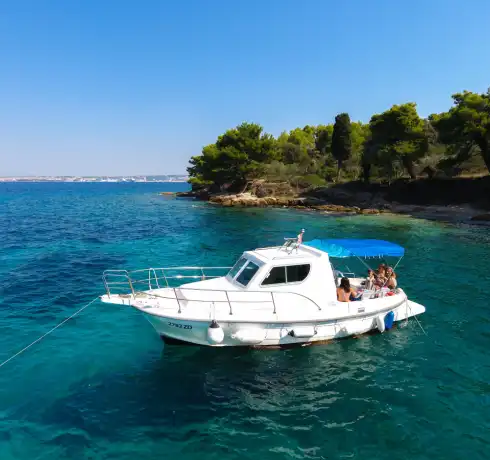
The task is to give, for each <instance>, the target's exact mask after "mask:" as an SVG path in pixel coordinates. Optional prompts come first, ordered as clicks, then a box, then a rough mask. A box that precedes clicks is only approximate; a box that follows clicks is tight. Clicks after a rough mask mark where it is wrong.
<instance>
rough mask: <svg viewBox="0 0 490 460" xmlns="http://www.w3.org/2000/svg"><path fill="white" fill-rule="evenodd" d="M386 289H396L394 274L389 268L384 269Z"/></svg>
mask: <svg viewBox="0 0 490 460" xmlns="http://www.w3.org/2000/svg"><path fill="white" fill-rule="evenodd" d="M385 284H386V287H388V288H390V289H396V287H397V285H398V283H397V282H396V274H395V272H394V271H393V269H392V268H391V267H388V268H387V269H386V283H385Z"/></svg>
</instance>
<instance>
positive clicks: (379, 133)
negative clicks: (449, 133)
mask: <svg viewBox="0 0 490 460" xmlns="http://www.w3.org/2000/svg"><path fill="white" fill-rule="evenodd" d="M369 126H370V130H371V137H370V146H369V147H370V156H371V158H370V161H372V162H374V163H376V164H377V165H378V166H380V167H382V169H383V172H384V175H386V176H387V177H388V178H389V179H391V178H392V177H393V176H397V175H400V174H401V173H402V172H403V170H406V171H407V173H408V174H409V175H410V177H412V178H414V177H415V169H414V162H415V161H417V160H418V159H420V158H422V157H423V156H424V155H425V154H426V153H427V151H428V146H429V142H428V137H427V132H426V126H425V122H424V120H423V119H422V118H420V117H419V115H418V113H417V106H416V104H414V103H412V102H409V103H406V104H402V105H394V106H393V107H391V109H389V110H387V111H385V112H383V113H381V114H379V115H373V116H372V117H371V121H370V122H369Z"/></svg>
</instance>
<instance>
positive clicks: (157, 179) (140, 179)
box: [0, 174, 188, 183]
mask: <svg viewBox="0 0 490 460" xmlns="http://www.w3.org/2000/svg"><path fill="white" fill-rule="evenodd" d="M187 181H188V177H187V176H185V175H173V174H169V175H153V176H10V177H0V183H1V182H6V183H12V182H62V183H67V182H68V183H71V182H105V183H107V182H108V183H132V182H137V183H173V182H175V183H185V182H187Z"/></svg>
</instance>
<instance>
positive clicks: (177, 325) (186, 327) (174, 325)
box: [167, 322, 192, 329]
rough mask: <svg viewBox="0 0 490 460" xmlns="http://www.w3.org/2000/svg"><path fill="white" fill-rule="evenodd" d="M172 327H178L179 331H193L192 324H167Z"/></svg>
mask: <svg viewBox="0 0 490 460" xmlns="http://www.w3.org/2000/svg"><path fill="white" fill-rule="evenodd" d="M167 324H168V325H169V326H170V327H177V328H179V329H192V326H191V325H190V324H177V323H171V322H168V323H167Z"/></svg>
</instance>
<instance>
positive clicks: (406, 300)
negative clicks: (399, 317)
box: [405, 297, 429, 337]
mask: <svg viewBox="0 0 490 460" xmlns="http://www.w3.org/2000/svg"><path fill="white" fill-rule="evenodd" d="M405 302H406V303H407V307H408V308H410V312H411V313H412V314H413V311H412V307H411V306H410V304H409V303H408V297H406V298H405ZM413 317H414V318H415V321H417V323H418V325H419V327H420V329H421V330H422V332H423V333H424V334H425V335H426V336H427V337H428V336H429V335H428V334H427V332H425V330H424V328H423V327H422V324H420V321H419V319H418V318H417V315H413ZM407 321H408V315H407Z"/></svg>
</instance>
